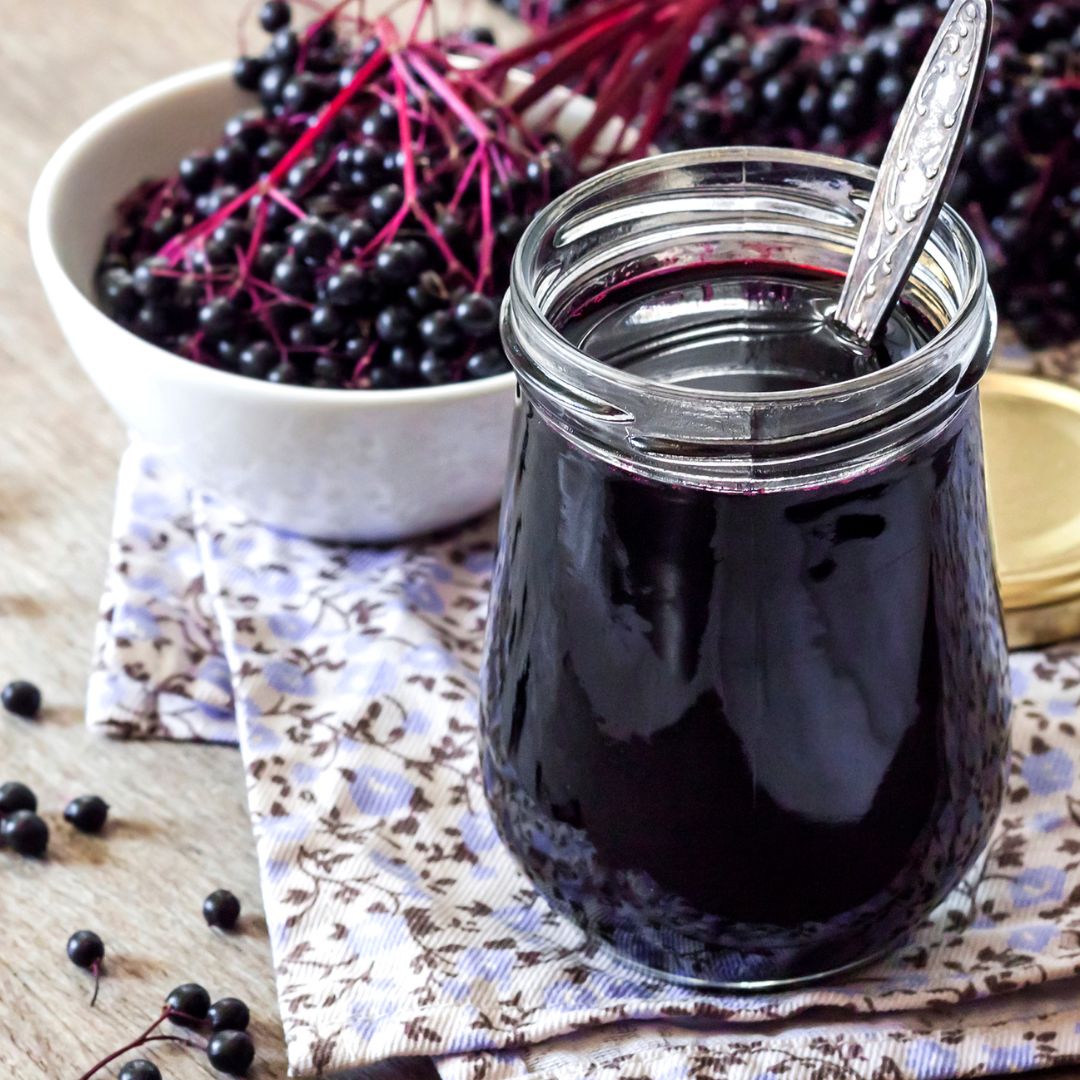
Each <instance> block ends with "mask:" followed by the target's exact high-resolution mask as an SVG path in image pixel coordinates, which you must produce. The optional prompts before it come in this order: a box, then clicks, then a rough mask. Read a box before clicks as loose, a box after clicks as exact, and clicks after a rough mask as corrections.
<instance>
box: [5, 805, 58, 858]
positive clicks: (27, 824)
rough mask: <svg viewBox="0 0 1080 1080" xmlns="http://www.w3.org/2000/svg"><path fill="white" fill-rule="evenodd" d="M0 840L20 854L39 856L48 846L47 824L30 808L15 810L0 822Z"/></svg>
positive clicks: (32, 856)
mask: <svg viewBox="0 0 1080 1080" xmlns="http://www.w3.org/2000/svg"><path fill="white" fill-rule="evenodd" d="M0 840H3V842H4V843H5V844H6V845H7V846H8V847H9V848H11V849H12V851H16V852H18V853H19V854H20V855H26V856H29V857H31V858H40V857H41V856H42V855H44V854H45V849H46V848H47V847H48V846H49V826H48V825H46V824H45V822H44V821H43V820H42V819H41V818H39V817H38V816H37V814H35V813H34V812H33V811H32V810H16V811H15V813H14V814H9V815H8V816H7V817H5V818H4V819H3V821H2V822H0Z"/></svg>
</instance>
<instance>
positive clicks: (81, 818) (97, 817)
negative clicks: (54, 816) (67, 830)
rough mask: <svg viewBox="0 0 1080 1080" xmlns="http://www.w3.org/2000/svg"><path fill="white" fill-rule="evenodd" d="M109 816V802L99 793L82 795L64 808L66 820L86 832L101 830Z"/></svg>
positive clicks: (80, 830)
mask: <svg viewBox="0 0 1080 1080" xmlns="http://www.w3.org/2000/svg"><path fill="white" fill-rule="evenodd" d="M108 816H109V804H108V803H107V802H106V801H105V800H104V799H102V798H100V797H99V796H97V795H80V796H79V797H78V798H77V799H72V800H71V802H69V803H68V804H67V806H66V807H65V808H64V820H65V821H66V822H67V823H68V824H69V825H73V826H74V827H75V828H76V829H78V830H79V832H84V833H98V832H101V830H102V829H103V828H104V827H105V819H106V818H107V817H108Z"/></svg>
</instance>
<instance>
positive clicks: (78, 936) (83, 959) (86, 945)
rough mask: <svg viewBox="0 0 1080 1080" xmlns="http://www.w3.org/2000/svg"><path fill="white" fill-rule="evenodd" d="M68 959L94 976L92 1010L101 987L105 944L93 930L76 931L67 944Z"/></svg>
mask: <svg viewBox="0 0 1080 1080" xmlns="http://www.w3.org/2000/svg"><path fill="white" fill-rule="evenodd" d="M67 954H68V959H69V960H70V961H71V962H72V963H73V964H74V965H75V966H76V967H80V968H83V969H84V970H85V971H89V972H90V973H91V974H92V975H93V976H94V993H93V996H92V997H91V998H90V1008H93V1007H94V1004H95V1002H96V1001H97V996H98V987H99V986H100V985H101V961H102V960H104V959H105V943H104V942H103V941H102V940H101V938H100V937H99V936H98V935H97V934H95V933H94V931H93V930H76V931H75V933H74V934H72V935H71V937H69V938H68V943H67Z"/></svg>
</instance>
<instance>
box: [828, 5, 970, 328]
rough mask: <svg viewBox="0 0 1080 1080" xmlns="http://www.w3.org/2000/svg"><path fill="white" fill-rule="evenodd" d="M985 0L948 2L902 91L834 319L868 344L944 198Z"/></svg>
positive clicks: (965, 119) (960, 138)
mask: <svg viewBox="0 0 1080 1080" xmlns="http://www.w3.org/2000/svg"><path fill="white" fill-rule="evenodd" d="M990 16H991V6H990V0H953V4H952V6H951V7H950V8H949V10H948V12H947V13H946V15H945V20H944V22H943V23H942V24H941V28H940V29H939V30H938V32H937V35H936V36H935V37H934V40H933V42H932V43H931V45H930V51H929V52H928V53H927V54H926V57H925V59H924V60H923V62H922V67H920V68H919V73H918V75H917V76H916V77H915V82H914V83H913V84H912V87H911V89H910V91H908V96H907V99H906V100H905V102H904V107H903V109H902V110H901V111H900V117H899V119H898V120H897V123H896V127H895V129H894V130H893V133H892V137H891V138H890V139H889V145H888V147H887V148H886V150H885V157H884V158H883V160H882V162H881V168H880V169H879V170H878V176H877V181H876V182H875V183H874V189H873V191H872V192H871V193H870V201H869V204H868V205H867V208H866V216H865V217H864V218H863V222H862V228H861V229H860V231H859V238H858V240H857V241H856V243H855V252H854V254H853V255H852V257H851V265H850V266H849V267H848V273H847V279H846V281H845V282H844V289H843V292H842V293H841V294H840V302H839V304H838V305H837V309H836V313H835V318H836V319H837V320H838V321H839V322H841V323H843V324H844V325H845V326H846V327H847V328H848V329H849V330H850V331H852V333H854V334H855V336H856V337H858V338H861V339H862V340H864V341H870V340H872V339H873V338H874V337H875V335H876V334H877V332H878V330H879V329H880V328H881V327H882V326H883V325H884V324H885V321H886V320H887V319H888V317H889V313H890V311H892V307H893V304H895V303H896V301H897V299H898V298H899V296H900V292H901V290H902V289H903V287H904V284H905V282H906V281H907V279H908V274H910V273H911V269H912V267H913V266H914V265H915V263H916V262H917V261H918V258H919V255H920V254H921V252H922V249H923V244H924V243H925V242H926V238H927V236H929V234H930V230H931V229H932V228H933V226H934V222H935V221H936V220H937V216H938V211H939V210H940V209H941V204H942V203H943V202H944V201H945V196H946V195H947V194H948V191H949V186H950V184H951V183H952V178H953V175H954V174H955V172H956V166H957V164H958V163H959V161H960V155H961V153H962V152H963V149H964V139H965V136H966V135H967V131H968V127H969V126H970V123H971V117H972V114H973V113H974V111H975V101H976V98H977V97H978V90H979V85H980V83H981V82H982V74H983V68H984V67H985V66H986V53H987V49H988V47H989V41H990V33H989V30H990Z"/></svg>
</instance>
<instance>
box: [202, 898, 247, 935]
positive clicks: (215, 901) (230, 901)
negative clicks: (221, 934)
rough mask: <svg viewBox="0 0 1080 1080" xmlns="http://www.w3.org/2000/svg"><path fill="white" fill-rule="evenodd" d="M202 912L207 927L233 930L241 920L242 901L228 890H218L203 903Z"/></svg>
mask: <svg viewBox="0 0 1080 1080" xmlns="http://www.w3.org/2000/svg"><path fill="white" fill-rule="evenodd" d="M202 911H203V918H204V919H206V924H207V926H216V927H217V928H218V929H219V930H231V929H232V928H233V927H234V926H236V921H237V919H239V918H240V901H239V900H237V898H236V897H235V896H234V895H233V894H232V893H231V892H229V890H228V889H217V890H215V891H214V892H212V893H211V894H210V895H209V896H208V897H207V898H206V899H205V900H204V901H203V906H202Z"/></svg>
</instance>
